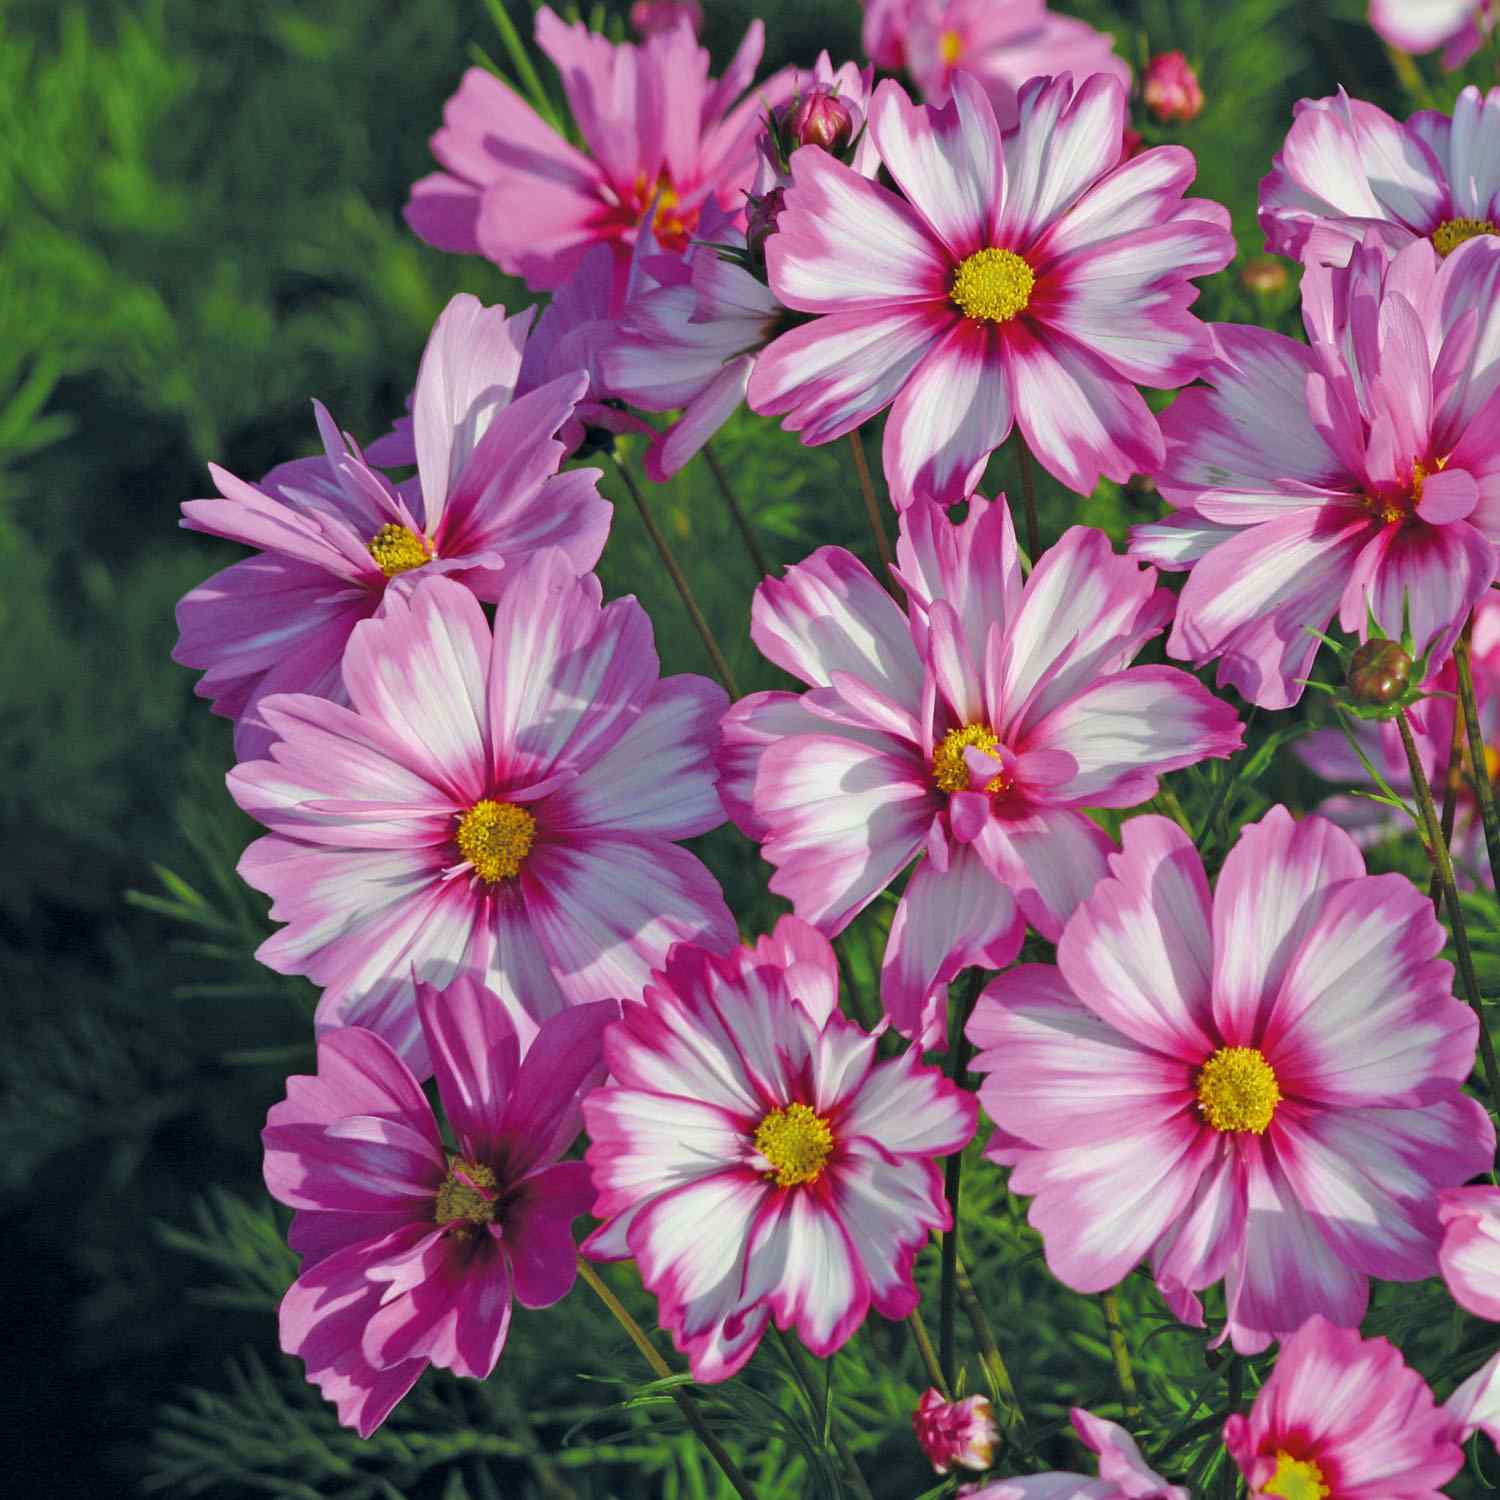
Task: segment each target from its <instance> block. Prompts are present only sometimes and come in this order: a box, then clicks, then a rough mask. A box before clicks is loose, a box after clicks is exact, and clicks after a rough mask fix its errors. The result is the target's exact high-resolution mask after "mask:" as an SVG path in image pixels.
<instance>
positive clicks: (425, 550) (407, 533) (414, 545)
mask: <svg viewBox="0 0 1500 1500" xmlns="http://www.w3.org/2000/svg"><path fill="white" fill-rule="evenodd" d="M365 548H366V550H367V551H368V552H369V554H370V556H371V557H373V558H374V559H375V564H376V566H377V567H378V568H379V569H380V571H381V572H382V573H384V574H385V576H386V577H387V578H394V577H395V576H396V575H397V574H398V573H409V572H411V570H412V569H413V568H420V567H421V566H422V565H423V564H424V563H430V562H431V561H432V548H431V547H430V546H429V545H428V543H427V541H426V539H425V538H423V537H419V536H418V535H417V534H416V532H414V531H411V530H409V529H408V528H407V527H405V526H397V525H396V524H395V523H394V522H390V523H388V524H386V525H385V526H382V527H381V528H380V530H379V531H377V532H376V533H375V535H374V536H372V537H371V538H370V540H369V541H368V542H366V543H365Z"/></svg>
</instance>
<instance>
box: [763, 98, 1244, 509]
mask: <svg viewBox="0 0 1500 1500" xmlns="http://www.w3.org/2000/svg"><path fill="white" fill-rule="evenodd" d="M1019 112H1020V119H1019V123H1018V124H1017V125H1016V126H1015V127H1014V128H1013V129H1010V130H1007V131H1004V132H1002V131H1001V130H1000V127H999V126H998V125H997V124H996V121H995V112H994V108H993V106H992V105H991V104H990V101H989V99H988V98H987V97H986V95H985V93H984V91H983V89H982V88H981V87H980V85H979V83H978V82H977V81H976V80H975V79H973V78H971V77H970V76H969V75H968V74H964V73H960V74H958V75H956V81H955V84H954V90H953V99H952V101H951V102H950V103H949V104H948V105H947V106H946V107H945V108H943V109H929V108H926V107H923V106H919V105H913V104H912V103H911V102H910V100H908V98H907V96H906V95H905V93H904V92H903V91H902V90H901V88H900V87H899V86H898V85H897V84H895V83H892V82H890V81H887V82H885V83H882V84H881V85H880V86H879V87H878V88H877V89H876V90H875V96H874V99H873V101H872V103H871V106H870V119H869V126H868V129H869V132H870V136H871V138H872V140H873V141H874V144H875V147H876V149H877V150H878V151H879V153H880V158H881V160H882V162H883V163H884V165H885V167H886V169H887V170H888V171H889V172H890V175H891V177H892V178H893V180H894V181H895V183H896V185H897V187H898V188H899V189H900V193H899V194H898V193H894V192H891V191H889V190H888V189H886V188H884V187H882V186H880V185H879V184H878V183H875V182H869V181H866V180H865V179H864V178H863V177H861V176H860V175H859V174H858V173H857V172H854V171H852V170H851V169H849V168H848V167H845V166H843V165H842V164H840V163H839V162H837V161H835V160H834V159H833V158H832V157H830V156H829V155H828V154H827V153H826V152H824V151H819V150H816V149H810V148H807V147H804V148H803V149H802V150H801V151H799V152H797V154H796V156H795V157H794V158H793V161H792V175H793V185H792V187H791V188H790V189H789V190H788V192H787V194H786V207H785V209H784V210H783V211H782V213H781V216H780V220H779V222H778V229H777V233H776V234H774V235H773V236H772V237H771V239H770V240H769V241H768V242H767V244H766V264H767V269H768V271H769V274H770V281H771V290H772V291H773V292H775V293H776V295H777V297H778V298H779V299H780V300H781V302H782V303H783V304H784V305H785V306H787V307H789V308H794V309H796V310H798V311H800V312H806V313H811V314H814V317H813V318H812V320H811V321H810V322H807V323H805V324H803V325H801V326H800V327H797V328H794V329H792V330H791V331H790V332H788V333H784V334H782V336H781V337H780V338H778V339H777V340H776V342H775V343H773V344H772V345H771V346H770V347H769V348H768V349H766V350H765V351H764V352H763V353H762V354H761V356H760V358H759V360H757V361H756V365H755V370H754V373H753V374H752V376H751V379H750V391H749V401H750V406H751V408H752V409H753V410H755V411H759V412H767V413H773V414H776V415H784V417H785V420H784V422H783V426H785V427H787V428H789V429H790V430H792V431H794V432H799V433H801V434H802V440H803V442H805V443H826V442H829V441H831V440H832V439H833V438H836V437H840V436H842V435H843V434H844V433H846V432H850V431H852V430H853V429H854V428H856V427H858V426H859V425H860V424H861V423H862V422H865V421H867V420H868V419H869V418H870V417H873V416H874V415H875V414H876V413H877V412H880V411H882V410H884V408H885V407H887V406H890V405H891V403H892V402H894V403H895V404H894V406H893V407H892V410H891V415H890V420H889V421H888V422H887V423H886V429H885V450H884V452H885V472H886V477H887V479H888V480H889V481H890V486H891V494H892V498H893V499H894V500H895V502H896V504H897V505H898V506H906V505H910V504H911V503H912V501H913V499H914V498H915V497H916V496H917V495H919V494H920V495H923V496H929V497H931V498H932V499H935V500H938V501H940V502H942V503H944V504H948V503H952V502H955V501H959V500H962V499H964V498H965V497H966V496H967V495H968V494H969V492H970V491H971V490H973V488H974V487H975V485H976V483H977V482H978V479H979V476H980V474H981V473H982V471H983V469H984V465H985V463H986V461H987V460H988V458H989V456H990V454H991V452H993V450H994V449H995V448H997V447H998V446H999V445H1000V444H1001V443H1002V442H1004V440H1005V438H1006V436H1007V435H1008V434H1009V432H1010V430H1011V426H1012V424H1013V422H1014V423H1019V425H1020V429H1021V432H1022V434H1023V436H1024V437H1025V439H1026V442H1027V443H1028V444H1029V445H1030V447H1031V450H1032V452H1033V453H1035V454H1036V456H1037V458H1038V459H1039V460H1040V462H1041V463H1042V464H1043V465H1045V466H1046V467H1047V468H1048V469H1049V470H1050V471H1051V472H1052V473H1053V474H1055V475H1056V476H1057V477H1058V478H1059V479H1060V480H1061V481H1062V482H1063V483H1064V484H1066V485H1068V486H1069V488H1071V489H1075V490H1077V491H1079V493H1081V494H1087V493H1089V492H1090V491H1091V490H1092V489H1093V487H1094V485H1095V483H1096V482H1097V480H1098V478H1099V476H1100V475H1101V474H1105V475H1108V476H1109V477H1110V478H1112V479H1118V480H1125V479H1128V478H1129V477H1130V475H1131V474H1133V473H1135V472H1137V471H1143V472H1154V470H1155V469H1156V468H1157V467H1159V466H1160V463H1161V459H1162V453H1163V449H1162V441H1161V431H1160V429H1159V427H1158V426H1157V422H1156V418H1155V417H1154V416H1153V415H1152V414H1151V411H1150V409H1149V408H1148V407H1147V405H1146V403H1145V401H1144V400H1143V399H1142V397H1141V394H1140V392H1139V391H1138V390H1136V388H1135V385H1134V382H1136V381H1142V382H1145V383H1147V384H1151V385H1156V386H1165V387H1170V386H1177V385H1182V384H1185V383H1186V382H1187V381H1189V380H1191V379H1192V378H1193V377H1194V376H1195V375H1196V374H1197V372H1198V370H1199V368H1200V366H1201V365H1202V363H1203V361H1204V359H1205V358H1206V357H1207V356H1208V354H1209V352H1210V348H1209V340H1208V335H1207V330H1206V329H1205V328H1204V327H1203V325H1202V324H1200V323H1199V322H1198V320H1197V319H1196V318H1194V317H1193V316H1192V314H1191V313H1190V312H1189V311H1188V305H1189V303H1191V302H1192V300H1193V299H1194V297H1195V296H1196V295H1197V289H1196V288H1195V287H1194V286H1193V285H1192V283H1191V281H1190V280H1189V279H1188V278H1190V277H1192V276H1197V275H1201V274H1203V273H1205V272H1208V271H1216V270H1218V269H1220V268H1221V267H1222V266H1224V265H1225V264H1226V263H1227V262H1228V260H1229V258H1230V256H1231V255H1232V254H1233V251H1234V241H1233V239H1232V238H1231V237H1230V234H1229V228H1228V225H1229V218H1228V215H1227V214H1226V213H1225V211H1224V210H1223V209H1222V208H1219V207H1218V206H1217V205H1216V204H1210V203H1206V202H1203V201H1201V200H1198V199H1186V200H1184V199H1183V197H1182V193H1183V190H1184V189H1185V188H1186V186H1187V184H1188V182H1189V181H1190V180H1191V178H1192V176H1193V158H1192V156H1191V154H1190V153H1189V152H1187V151H1185V150H1183V149H1182V148H1181V147H1177V146H1163V147H1158V148H1156V149H1155V150H1151V151H1145V152H1142V153H1141V155H1139V156H1138V157H1136V158H1135V159H1134V160H1133V161H1129V162H1125V163H1123V164H1122V163H1121V162H1120V142H1121V138H1122V137H1121V133H1122V131H1123V129H1124V124H1125V91H1124V89H1123V88H1121V86H1120V85H1119V83H1118V82H1117V81H1116V80H1115V79H1113V78H1107V77H1103V76H1100V75H1095V76H1094V77H1092V78H1090V79H1088V80H1087V81H1086V82H1084V83H1083V84H1082V85H1081V86H1080V87H1078V88H1077V89H1075V88H1074V87H1073V85H1072V82H1071V81H1070V80H1069V79H1067V78H1062V79H1057V80H1047V79H1034V80H1032V82H1031V83H1029V84H1027V85H1026V87H1025V88H1024V89H1023V90H1022V92H1021V98H1020V105H1019Z"/></svg>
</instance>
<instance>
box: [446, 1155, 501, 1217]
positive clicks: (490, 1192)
mask: <svg viewBox="0 0 1500 1500" xmlns="http://www.w3.org/2000/svg"><path fill="white" fill-rule="evenodd" d="M496 1186H497V1183H496V1179H495V1174H494V1173H493V1172H492V1171H490V1169H489V1168H488V1167H486V1166H484V1165H482V1164H481V1163H479V1162H477V1161H465V1160H464V1159H463V1157H461V1156H450V1157H449V1158H448V1180H447V1181H446V1182H444V1184H443V1185H442V1187H440V1188H439V1189H438V1190H437V1199H436V1201H435V1203H434V1204H433V1216H434V1217H435V1218H436V1219H437V1221H438V1223H439V1224H452V1223H454V1222H456V1221H462V1222H463V1223H466V1224H493V1223H494V1222H495V1206H496V1205H495V1197H494V1193H495V1188H496Z"/></svg>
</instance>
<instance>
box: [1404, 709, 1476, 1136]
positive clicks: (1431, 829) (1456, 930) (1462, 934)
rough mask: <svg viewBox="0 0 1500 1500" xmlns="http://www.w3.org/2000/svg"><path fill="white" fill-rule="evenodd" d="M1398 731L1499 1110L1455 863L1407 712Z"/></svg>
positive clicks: (1465, 991) (1460, 973)
mask: <svg viewBox="0 0 1500 1500" xmlns="http://www.w3.org/2000/svg"><path fill="white" fill-rule="evenodd" d="M1396 727H1397V728H1398V729H1400V731H1401V744H1402V746H1403V747H1404V748H1405V750H1406V764H1407V767H1408V769H1409V770H1410V771H1411V784H1412V787H1413V789H1414V790H1415V791H1416V794H1417V809H1418V811H1419V812H1420V813H1421V814H1422V829H1423V836H1424V837H1425V839H1426V841H1427V854H1428V857H1429V858H1430V859H1431V860H1432V863H1433V867H1434V868H1435V869H1436V870H1437V873H1438V879H1439V881H1440V882H1441V884H1442V887H1443V900H1444V901H1446V902H1447V903H1448V921H1449V924H1450V925H1451V927H1452V929H1453V947H1454V951H1455V952H1456V953H1457V955H1458V972H1459V977H1460V978H1461V979H1462V980H1463V986H1464V996H1465V998H1466V999H1467V1000H1468V1002H1469V1004H1470V1005H1472V1006H1473V1007H1474V1013H1475V1015H1477V1016H1478V1017H1479V1055H1480V1058H1481V1059H1482V1060H1483V1063H1484V1083H1485V1087H1486V1088H1487V1089H1488V1090H1489V1095H1490V1104H1491V1106H1492V1107H1493V1106H1500V1069H1497V1068H1496V1065H1495V1044H1494V1042H1493V1041H1492V1040H1491V1039H1490V1028H1489V1025H1488V1023H1487V1022H1486V1020H1485V1014H1484V1000H1483V998H1482V996H1481V995H1480V993H1479V979H1478V976H1477V975H1476V974H1475V973H1474V955H1473V954H1472V953H1471V952H1470V951H1469V931H1468V928H1467V927H1466V926H1465V924H1464V916H1463V910H1462V908H1461V907H1460V906H1459V904H1458V890H1457V888H1456V887H1455V885H1454V883H1453V859H1452V857H1451V856H1450V855H1449V853H1448V846H1447V845H1446V844H1445V843H1444V842H1443V836H1442V830H1441V828H1440V827H1439V824H1438V815H1437V809H1436V808H1435V807H1434V806H1433V805H1432V788H1431V787H1430V786H1428V784H1427V773H1426V772H1425V771H1424V770H1423V769H1422V757H1421V756H1420V755H1418V754H1417V745H1416V741H1415V740H1413V739H1412V737H1411V725H1410V724H1409V723H1408V722H1407V718H1406V710H1405V709H1404V708H1403V709H1402V710H1401V712H1400V713H1399V714H1397V716H1396Z"/></svg>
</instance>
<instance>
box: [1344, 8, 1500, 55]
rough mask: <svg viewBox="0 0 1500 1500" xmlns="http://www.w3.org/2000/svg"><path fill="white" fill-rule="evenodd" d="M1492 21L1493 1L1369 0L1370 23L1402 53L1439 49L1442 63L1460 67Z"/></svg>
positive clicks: (1478, 44) (1476, 49) (1481, 40)
mask: <svg viewBox="0 0 1500 1500" xmlns="http://www.w3.org/2000/svg"><path fill="white" fill-rule="evenodd" d="M1494 24H1495V8H1494V5H1493V0H1370V25H1371V26H1373V27H1374V28H1375V30H1376V31H1377V32H1378V33H1379V34H1380V39H1381V41H1383V42H1387V43H1389V44H1390V45H1391V46H1392V47H1395V48H1397V49H1399V50H1400V51H1402V52H1431V51H1432V50H1433V49H1434V48H1436V47H1441V48H1442V49H1443V66H1444V67H1445V68H1449V69H1452V68H1461V67H1462V66H1463V65H1464V64H1465V63H1466V62H1467V61H1468V60H1469V59H1470V58H1471V57H1472V56H1473V55H1474V53H1475V52H1477V51H1478V50H1479V48H1480V46H1481V44H1482V43H1483V41H1484V38H1485V35H1486V33H1487V32H1488V31H1489V30H1490V28H1491V27H1493V26H1494Z"/></svg>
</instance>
